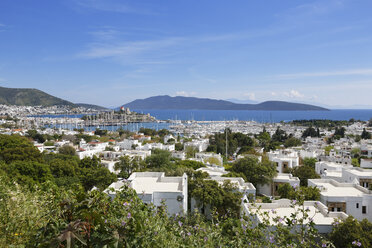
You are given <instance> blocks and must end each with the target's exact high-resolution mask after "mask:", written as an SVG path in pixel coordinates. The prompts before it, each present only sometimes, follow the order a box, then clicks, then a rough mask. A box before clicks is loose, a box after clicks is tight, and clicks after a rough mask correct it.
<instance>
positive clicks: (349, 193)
mask: <svg viewBox="0 0 372 248" xmlns="http://www.w3.org/2000/svg"><path fill="white" fill-rule="evenodd" d="M308 185H309V186H315V187H317V188H319V189H320V200H321V202H322V203H323V204H325V205H326V206H327V207H328V211H330V212H345V213H346V214H348V215H352V216H354V218H356V219H358V220H363V219H364V218H366V219H368V220H369V221H372V209H371V208H372V191H370V190H368V189H366V188H363V187H362V186H360V185H356V184H352V183H339V182H337V181H335V180H332V179H309V180H308Z"/></svg>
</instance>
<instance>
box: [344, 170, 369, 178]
mask: <svg viewBox="0 0 372 248" xmlns="http://www.w3.org/2000/svg"><path fill="white" fill-rule="evenodd" d="M348 171H349V172H351V173H353V174H354V175H357V176H359V177H372V170H369V169H356V168H354V169H349V170H348Z"/></svg>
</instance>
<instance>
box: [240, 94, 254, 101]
mask: <svg viewBox="0 0 372 248" xmlns="http://www.w3.org/2000/svg"><path fill="white" fill-rule="evenodd" d="M243 95H244V96H246V97H248V99H249V100H252V101H255V100H256V95H255V93H244V94H243Z"/></svg>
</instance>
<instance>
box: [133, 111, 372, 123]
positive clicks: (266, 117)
mask: <svg viewBox="0 0 372 248" xmlns="http://www.w3.org/2000/svg"><path fill="white" fill-rule="evenodd" d="M134 111H137V112H139V113H150V115H152V116H154V117H156V118H157V119H158V120H196V121H223V120H244V121H250V120H253V121H257V122H280V121H292V120H310V119H329V120H350V119H351V118H354V119H356V120H362V121H367V120H369V119H371V118H372V109H362V110H361V109H352V110H350V109H339V110H330V111H252V110H250V111H245V110H173V109H171V110H153V109H137V110H136V109H134Z"/></svg>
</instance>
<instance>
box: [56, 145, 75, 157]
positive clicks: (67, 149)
mask: <svg viewBox="0 0 372 248" xmlns="http://www.w3.org/2000/svg"><path fill="white" fill-rule="evenodd" d="M58 152H59V153H60V154H64V155H69V156H75V155H76V151H75V148H73V147H72V146H70V145H64V146H62V147H60V148H59V149H58Z"/></svg>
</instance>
